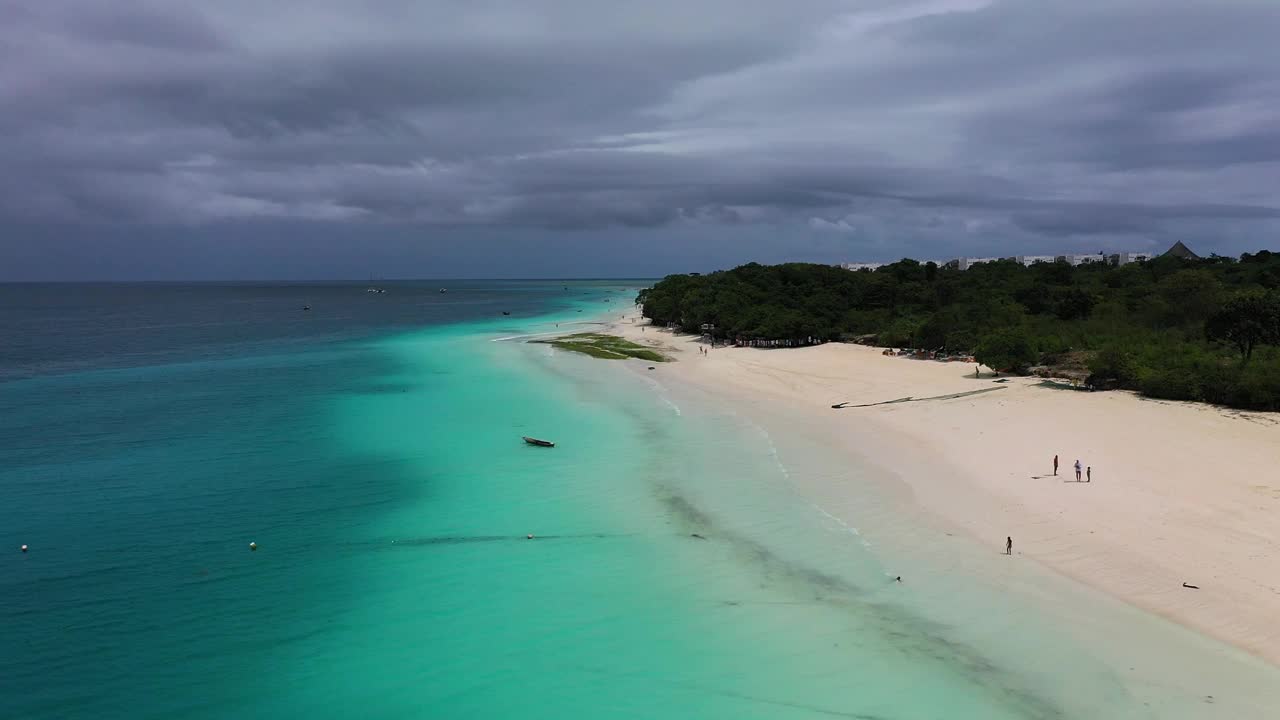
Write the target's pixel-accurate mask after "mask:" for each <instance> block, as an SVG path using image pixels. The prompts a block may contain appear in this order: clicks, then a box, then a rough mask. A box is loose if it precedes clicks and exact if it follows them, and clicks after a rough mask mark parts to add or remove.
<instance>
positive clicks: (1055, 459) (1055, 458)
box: [1053, 455, 1058, 477]
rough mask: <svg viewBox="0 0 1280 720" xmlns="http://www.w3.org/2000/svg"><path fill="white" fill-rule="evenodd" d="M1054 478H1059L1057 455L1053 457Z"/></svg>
mask: <svg viewBox="0 0 1280 720" xmlns="http://www.w3.org/2000/svg"><path fill="white" fill-rule="evenodd" d="M1053 476H1054V477H1057V476H1058V456H1057V455H1054V456H1053Z"/></svg>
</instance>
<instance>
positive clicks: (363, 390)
mask: <svg viewBox="0 0 1280 720" xmlns="http://www.w3.org/2000/svg"><path fill="white" fill-rule="evenodd" d="M414 387H415V386H413V385H410V384H408V383H362V384H360V385H357V386H356V387H355V388H354V390H355V391H356V392H357V393H360V394H362V395H399V394H400V393H407V392H409V391H410V390H413V389H414Z"/></svg>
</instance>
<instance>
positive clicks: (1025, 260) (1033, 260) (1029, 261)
mask: <svg viewBox="0 0 1280 720" xmlns="http://www.w3.org/2000/svg"><path fill="white" fill-rule="evenodd" d="M1165 255H1175V256H1177V257H1185V258H1189V259H1199V256H1198V255H1196V254H1195V253H1193V252H1191V250H1189V249H1188V248H1187V246H1186V245H1183V244H1182V243H1178V244H1176V245H1174V246H1173V247H1171V248H1169V250H1168V252H1166V253H1165ZM1152 257H1153V255H1152V254H1151V253H1149V252H1119V253H1112V254H1110V255H1104V254H1103V253H1096V254H1090V255H1009V256H1006V257H958V258H952V259H950V260H946V261H943V262H938V261H936V260H935V261H926V260H921V261H920V263H921V264H922V265H923V264H925V263H927V262H934V263H936V264H937V265H938V267H940V268H944V269H947V270H968V269H969V268H971V267H973V266H974V265H978V264H981V263H990V262H1000V261H1004V262H1016V263H1018V264H1019V265H1024V266H1027V267H1030V266H1032V265H1037V264H1039V263H1054V262H1060V263H1066V264H1068V265H1072V266H1076V265H1088V264H1091V263H1108V264H1111V265H1128V264H1129V263H1134V262H1143V261H1146V260H1150V259H1151V258H1152ZM885 265H886V263H862V262H859V263H841V264H840V267H842V268H844V269H845V270H875V269H877V268H881V267H884V266H885Z"/></svg>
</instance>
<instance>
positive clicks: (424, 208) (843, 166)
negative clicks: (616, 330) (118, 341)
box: [0, 0, 1280, 255]
mask: <svg viewBox="0 0 1280 720" xmlns="http://www.w3.org/2000/svg"><path fill="white" fill-rule="evenodd" d="M0 17H3V18H5V21H4V22H3V23H0V156H2V157H3V158H4V164H3V169H2V170H0V228H3V227H4V226H5V225H6V224H7V225H8V226H10V227H17V226H18V225H17V224H18V223H23V224H24V226H30V224H32V223H36V224H40V223H53V222H56V223H68V222H69V223H74V224H78V225H80V226H94V225H97V224H121V223H123V224H129V223H143V224H150V225H155V224H161V225H173V226H176V227H194V226H200V227H205V226H208V225H209V224H217V223H222V222H241V221H259V220H267V221H281V220H283V221H315V222H321V223H333V224H351V225H354V226H360V225H362V224H365V225H367V224H370V223H372V224H377V223H387V222H393V223H408V224H409V225H416V226H421V227H427V228H429V227H437V228H450V227H454V228H457V227H460V226H468V227H482V228H484V227H487V228H493V229H495V230H503V229H510V230H513V231H514V230H519V229H520V228H551V229H575V230H590V231H598V230H601V229H608V228H619V227H621V228H640V229H645V228H650V229H652V228H673V229H677V230H679V231H680V233H679V234H681V236H682V237H697V236H698V235H699V234H701V235H703V236H708V237H709V236H711V235H714V234H716V233H739V232H740V231H741V229H742V228H743V227H748V226H752V225H759V226H768V227H771V228H776V229H778V230H780V233H774V234H775V235H777V236H786V237H792V238H794V237H797V236H802V235H812V236H814V237H818V236H821V237H830V236H832V235H838V236H840V237H842V238H847V242H846V241H842V242H846V247H847V249H848V250H849V252H853V253H857V252H868V253H879V254H882V255H892V254H902V253H904V252H906V253H909V252H911V251H912V249H913V248H925V247H927V248H940V247H944V246H946V245H947V244H948V243H950V244H951V246H953V247H954V248H955V249H956V250H957V251H958V252H959V251H964V250H965V249H966V248H968V247H976V246H978V245H980V244H981V243H988V242H993V238H995V239H997V240H999V239H1001V238H1003V240H1002V241H1003V242H1005V243H1006V244H1012V245H1019V246H1022V247H1028V248H1029V247H1033V246H1038V245H1039V244H1042V243H1044V242H1058V240H1055V238H1062V237H1072V236H1074V237H1080V238H1098V237H1105V238H1108V242H1114V243H1119V244H1125V243H1129V244H1133V243H1134V242H1138V241H1141V242H1144V243H1145V242H1163V241H1164V240H1166V239H1176V238H1180V237H1182V236H1183V235H1184V232H1185V231H1186V229H1187V228H1191V227H1195V228H1200V227H1202V225H1201V224H1200V223H1204V222H1210V223H1211V222H1213V221H1215V220H1219V221H1222V222H1223V223H1230V226H1231V227H1232V228H1233V230H1240V229H1242V228H1243V229H1246V230H1247V231H1248V232H1250V233H1251V234H1252V235H1253V236H1254V237H1265V236H1267V234H1268V233H1272V234H1273V233H1274V232H1275V231H1276V230H1277V229H1278V228H1280V220H1278V219H1277V208H1280V183H1277V182H1276V179H1277V178H1278V177H1280V71H1277V68H1278V67H1280V50H1278V49H1277V48H1280V45H1277V44H1276V43H1275V40H1274V39H1275V37H1277V36H1278V34H1280V3H1275V2H1271V1H1269V0H1260V1H1252V0H1162V1H1160V2H1155V1H1154V0H1129V1H1124V2H1122V1H1119V0H1109V1H1103V0H1071V1H1070V2H1068V1H1067V0H1061V1H1059V2H1043V3H1029V2H1015V1H1013V0H1004V1H996V2H984V1H983V0H915V1H894V2H890V1H888V0H882V1H875V2H873V1H858V0H809V1H801V2H794V3H781V2H776V1H774V0H711V1H708V2H698V3H690V2H683V1H676V0H655V1H653V2H647V3H626V4H619V3H604V2H599V1H598V0H594V1H588V0H541V1H539V0H526V1H523V2H514V1H504V0H489V1H487V2H464V1H462V0H434V1H429V0H423V1H418V2H410V1H409V0H386V1H384V2H374V3H345V2H337V1H336V0H335V1H331V2H326V1H313V2H301V1H298V0H282V1H280V2H272V3H262V2H248V1H246V0H228V1H225V2H218V3H182V2H160V0H156V1H154V2H141V1H139V0H121V1H120V2H111V3H105V2H97V1H96V0H51V1H50V2H45V3H30V2H17V1H15V0H0ZM9 235H10V236H11V235H12V234H11V233H10V234H9ZM893 238H898V239H900V241H901V242H900V243H899V244H900V246H901V247H895V246H893V243H892V240H893ZM0 242H16V241H14V240H0ZM814 242H816V243H818V244H819V245H822V244H823V243H827V242H829V241H828V240H814ZM824 247H825V246H824Z"/></svg>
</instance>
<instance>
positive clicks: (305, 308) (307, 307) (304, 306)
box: [302, 305, 311, 310]
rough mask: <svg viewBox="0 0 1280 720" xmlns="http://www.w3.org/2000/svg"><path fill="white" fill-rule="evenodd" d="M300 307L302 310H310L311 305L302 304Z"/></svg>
mask: <svg viewBox="0 0 1280 720" xmlns="http://www.w3.org/2000/svg"><path fill="white" fill-rule="evenodd" d="M302 309H303V310H310V309H311V306H310V305H303V306H302Z"/></svg>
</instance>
